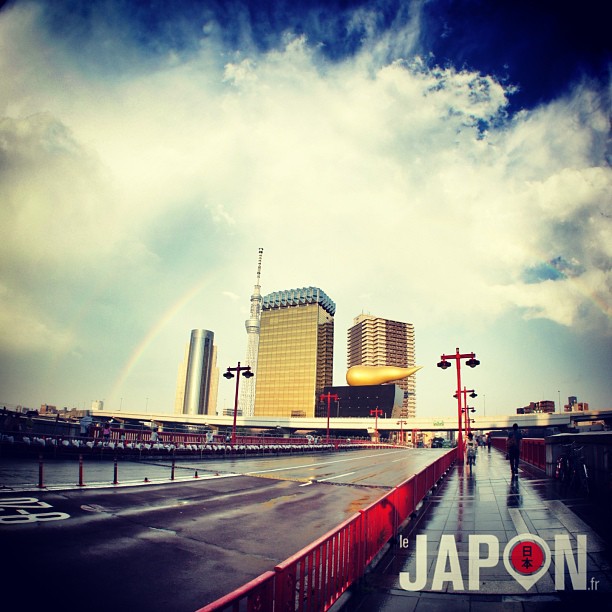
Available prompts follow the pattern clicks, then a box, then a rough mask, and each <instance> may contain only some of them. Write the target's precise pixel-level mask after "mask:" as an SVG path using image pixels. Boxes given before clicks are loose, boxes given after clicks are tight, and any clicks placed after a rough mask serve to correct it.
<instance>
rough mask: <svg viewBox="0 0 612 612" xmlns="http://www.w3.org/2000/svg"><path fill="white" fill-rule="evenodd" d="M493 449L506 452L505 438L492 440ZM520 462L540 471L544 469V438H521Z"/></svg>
mask: <svg viewBox="0 0 612 612" xmlns="http://www.w3.org/2000/svg"><path fill="white" fill-rule="evenodd" d="M491 440H492V444H493V447H494V448H497V449H498V450H500V451H502V452H503V453H505V452H506V438H505V437H504V438H499V437H498V438H492V439H491ZM520 458H521V461H524V462H525V463H529V464H530V465H533V466H535V467H537V468H540V469H541V470H545V469H546V442H545V440H544V438H523V440H522V442H521V457H520Z"/></svg>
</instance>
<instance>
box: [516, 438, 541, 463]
mask: <svg viewBox="0 0 612 612" xmlns="http://www.w3.org/2000/svg"><path fill="white" fill-rule="evenodd" d="M521 459H522V460H523V461H525V462H527V463H530V464H531V465H535V466H536V467H537V468H540V469H541V470H545V469H546V442H545V441H544V438H523V442H522V444H521Z"/></svg>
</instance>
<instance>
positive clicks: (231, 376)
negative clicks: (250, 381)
mask: <svg viewBox="0 0 612 612" xmlns="http://www.w3.org/2000/svg"><path fill="white" fill-rule="evenodd" d="M223 378H227V380H229V379H230V378H234V375H233V374H232V373H231V372H230V371H229V370H228V371H227V372H226V373H225V374H224V375H223Z"/></svg>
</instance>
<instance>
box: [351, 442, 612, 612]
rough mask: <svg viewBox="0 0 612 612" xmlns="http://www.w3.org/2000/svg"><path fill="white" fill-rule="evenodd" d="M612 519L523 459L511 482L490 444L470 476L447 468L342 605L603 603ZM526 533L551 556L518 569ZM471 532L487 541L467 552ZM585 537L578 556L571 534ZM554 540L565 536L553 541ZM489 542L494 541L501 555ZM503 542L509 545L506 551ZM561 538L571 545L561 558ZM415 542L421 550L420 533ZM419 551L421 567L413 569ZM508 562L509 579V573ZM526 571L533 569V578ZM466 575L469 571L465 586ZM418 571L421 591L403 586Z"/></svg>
mask: <svg viewBox="0 0 612 612" xmlns="http://www.w3.org/2000/svg"><path fill="white" fill-rule="evenodd" d="M610 523H611V521H610V511H609V509H608V512H607V513H606V511H605V509H604V508H601V507H598V506H597V505H595V504H593V503H590V502H589V501H588V500H586V499H584V498H581V497H580V496H578V495H577V494H575V493H574V494H572V493H571V492H567V491H561V490H560V489H559V485H558V483H557V482H556V481H554V480H552V479H550V478H547V477H546V475H545V474H544V473H543V472H541V471H540V470H537V469H536V468H532V467H531V466H529V465H527V464H524V463H522V464H521V467H520V469H519V476H518V477H517V478H515V479H514V480H512V478H511V475H510V466H509V463H508V462H507V461H506V460H505V458H504V455H503V454H502V453H500V452H499V451H497V450H495V449H492V450H491V451H490V452H489V451H487V449H486V448H480V449H479V451H478V458H477V460H476V465H475V467H474V468H473V473H471V474H470V472H469V470H468V468H467V467H464V466H457V467H455V469H453V470H452V471H451V472H450V473H449V475H448V476H447V477H446V478H445V479H444V481H443V482H442V484H441V486H440V487H439V488H438V489H437V490H435V491H434V492H433V493H432V495H430V497H429V498H428V500H427V501H426V502H425V505H424V507H423V508H422V509H421V512H420V513H419V515H418V517H417V518H416V519H414V520H412V521H410V523H409V524H408V525H407V527H406V528H405V530H404V532H403V533H402V534H400V536H399V537H398V538H397V540H396V541H395V542H393V544H392V545H391V546H390V548H389V550H388V551H387V552H386V553H385V554H384V556H383V557H382V558H381V559H380V561H379V562H378V563H377V564H376V566H375V567H374V568H373V569H372V570H371V571H370V572H369V573H368V574H367V575H366V576H365V577H364V578H363V579H362V580H361V581H360V583H359V584H358V585H356V586H355V587H353V588H352V589H351V591H350V593H348V594H347V595H348V597H346V598H345V600H344V603H343V604H342V610H343V611H349V610H350V611H351V612H353V611H356V612H374V611H380V612H399V611H400V610H401V611H402V612H409V611H411V610H416V611H417V612H424V611H426V610H429V611H444V612H454V611H455V610H460V611H472V610H473V611H477V610H482V611H484V610H486V611H487V612H491V611H496V610H508V611H510V610H511V611H520V610H525V611H527V610H529V611H532V610H538V611H539V610H559V609H565V607H566V605H567V606H572V607H573V608H574V609H575V607H576V606H584V605H593V604H596V605H601V604H602V603H603V602H605V603H606V605H607V604H608V603H609V600H610V597H611V596H612V555H611V553H612V528H611V527H610ZM522 534H531V536H532V537H533V536H537V537H538V538H541V540H538V539H536V538H535V537H534V539H533V540H532V541H531V544H532V543H533V542H536V543H537V542H542V541H543V542H544V543H545V544H544V546H540V550H541V551H542V553H543V557H544V559H548V561H549V562H550V565H549V566H548V567H547V568H546V565H547V563H548V561H545V562H544V563H543V562H542V560H541V558H540V564H539V565H538V566H537V567H538V568H540V569H539V570H538V571H537V572H535V569H533V570H526V569H522V570H520V571H521V572H523V573H520V572H519V571H517V569H515V568H519V567H520V566H521V562H520V556H521V554H523V555H525V554H526V553H525V552H524V551H525V550H526V549H525V545H526V544H530V542H529V540H528V537H529V536H527V537H521V538H520V541H517V542H516V546H515V543H514V542H512V540H513V538H515V537H516V536H517V535H522ZM417 535H421V536H422V535H426V536H427V547H426V551H427V552H426V555H427V556H426V561H425V559H424V553H423V552H421V553H418V552H417V549H418V547H417V539H416V537H417ZM470 535H471V536H476V535H479V536H480V537H481V539H482V540H483V541H482V542H481V543H480V544H478V543H476V544H475V545H474V547H473V549H472V553H471V554H469V552H468V551H469V540H470ZM581 535H586V554H585V553H583V554H582V555H581V554H580V553H579V551H578V542H579V540H578V539H577V536H581ZM443 536H444V537H443ZM487 536H488V537H487ZM555 536H561V537H560V538H559V539H558V540H557V541H556V540H555ZM473 539H474V540H475V538H473ZM484 540H487V541H488V542H489V543H488V544H487V543H485V542H484ZM495 540H496V541H497V542H498V543H499V544H498V552H497V551H496V550H495V548H496V544H495ZM491 541H492V542H491ZM580 541H582V539H581V540H580ZM508 543H510V547H508V549H506V546H507V545H508ZM564 543H567V546H568V547H571V550H568V551H566V552H565V554H563V552H562V547H563V545H564ZM419 544H420V546H421V551H423V550H424V547H423V541H422V538H421V539H420V542H419ZM489 546H491V548H490V547H489ZM556 546H558V547H559V550H558V551H557V548H556ZM547 548H548V550H547ZM455 550H456V554H455V553H454V551H455ZM529 550H531V549H529ZM516 551H518V552H516ZM521 551H522V552H521ZM557 553H559V554H557ZM515 554H516V556H515ZM419 556H420V557H421V565H420V566H417V559H418V558H419ZM536 556H537V555H536ZM475 558H476V559H477V560H478V558H480V559H481V561H480V562H479V564H480V568H479V572H476V571H475V570H474V559H475ZM483 559H484V561H483ZM524 561H525V560H524V559H523V562H524ZM581 562H584V563H585V565H586V571H585V565H582V566H581V565H580V564H581ZM556 564H559V566H560V568H561V570H560V574H562V576H563V578H562V579H561V576H557V578H556V577H555V565H556ZM508 565H510V569H511V570H512V571H513V572H514V574H515V575H511V574H510V572H509V570H508V569H506V568H507V566H508ZM572 565H573V566H574V567H572ZM487 566H488V567H487ZM425 567H426V572H424V571H423V568H425ZM527 567H528V566H527ZM417 568H418V569H419V571H417ZM529 571H532V572H535V574H533V575H532V576H529V575H528V572H529ZM470 572H474V574H473V582H472V584H471V585H470V584H469V583H470V577H471V576H470ZM400 573H402V574H404V573H408V576H406V575H405V574H404V576H403V581H402V584H403V585H404V588H403V587H402V585H401V584H400ZM424 575H426V583H424V584H425V586H424V587H422V586H421V585H418V588H419V590H418V591H412V590H407V589H406V588H405V587H406V585H407V584H408V585H409V582H410V583H411V582H413V581H415V580H417V577H418V576H424ZM515 576H516V577H515ZM534 576H535V580H536V582H535V584H533V585H532V586H530V588H529V589H528V590H526V588H525V587H524V586H522V585H521V584H520V582H521V581H522V582H524V583H525V584H526V583H527V581H528V580H529V578H530V577H531V578H532V579H533V578H534ZM537 576H540V577H539V578H537ZM436 578H437V579H438V580H437V583H436ZM555 579H557V583H556V582H555ZM561 580H563V584H561ZM408 581H409V582H408ZM417 582H418V580H417ZM585 585H586V586H585ZM434 587H435V588H434ZM582 589H587V590H582Z"/></svg>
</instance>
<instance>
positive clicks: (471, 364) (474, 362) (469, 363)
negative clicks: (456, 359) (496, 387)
mask: <svg viewBox="0 0 612 612" xmlns="http://www.w3.org/2000/svg"><path fill="white" fill-rule="evenodd" d="M465 365H467V366H469V367H470V368H475V367H476V366H477V365H480V361H478V359H475V358H474V357H472V358H471V359H468V360H467V361H466V362H465Z"/></svg>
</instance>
